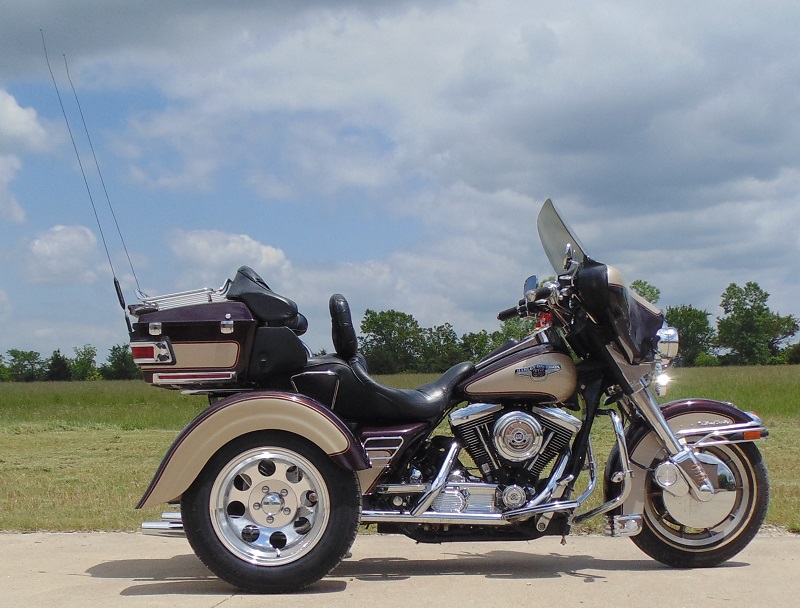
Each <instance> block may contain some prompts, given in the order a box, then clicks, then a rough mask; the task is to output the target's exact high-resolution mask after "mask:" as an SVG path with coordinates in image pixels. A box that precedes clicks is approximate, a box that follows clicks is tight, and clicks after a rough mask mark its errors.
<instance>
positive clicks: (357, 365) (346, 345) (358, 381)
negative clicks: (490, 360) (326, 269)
mask: <svg viewBox="0 0 800 608" xmlns="http://www.w3.org/2000/svg"><path fill="white" fill-rule="evenodd" d="M329 309H330V313H331V328H332V329H331V333H332V338H333V346H334V348H335V349H336V355H337V356H338V357H339V358H341V359H343V360H345V361H346V362H347V365H348V367H349V368H350V369H351V370H352V372H353V375H354V377H355V385H356V386H354V387H352V388H351V389H350V390H345V391H343V392H344V395H342V397H344V398H345V399H346V400H347V402H348V403H347V404H346V406H345V407H347V408H348V409H352V408H354V407H355V408H357V410H358V411H357V412H353V414H354V417H357V418H359V419H362V420H364V419H370V420H382V421H390V422H412V421H423V420H434V419H437V418H438V417H439V416H441V414H442V412H444V410H445V409H446V408H448V407H449V406H450V405H451V400H452V399H453V396H454V393H455V389H456V386H458V384H459V383H460V382H461V381H462V380H464V379H465V378H466V377H467V376H469V375H470V374H472V373H473V372H474V370H475V366H474V365H473V364H472V363H471V362H469V361H466V362H464V363H459V364H457V365H454V366H453V367H451V368H450V369H449V370H447V371H446V372H445V373H444V374H443V375H442V376H441V377H440V378H438V379H437V380H434V381H433V382H429V383H428V384H423V385H422V386H420V387H418V388H416V389H407V390H406V389H397V388H390V387H388V386H383V385H382V384H380V383H379V382H376V381H375V380H374V379H373V378H371V377H370V375H369V374H368V373H367V364H366V361H365V359H364V356H363V355H362V354H361V353H359V352H358V338H357V337H356V332H355V328H354V326H353V320H352V316H351V314H350V306H349V304H348V303H347V300H346V299H345V297H344V296H343V295H341V294H333V295H332V296H331V299H330V302H329ZM343 388H344V387H343ZM348 388H349V387H348Z"/></svg>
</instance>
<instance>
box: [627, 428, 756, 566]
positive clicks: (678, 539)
mask: <svg viewBox="0 0 800 608" xmlns="http://www.w3.org/2000/svg"><path fill="white" fill-rule="evenodd" d="M635 451H636V450H634V452H635ZM641 456H642V455H641V454H639V455H637V460H638V462H639V463H640V464H642V465H645V466H647V470H648V472H647V479H646V481H645V496H644V512H643V513H642V516H643V520H644V526H643V529H642V531H641V533H640V534H638V535H637V536H634V537H632V540H633V542H634V543H636V545H637V546H638V547H639V548H640V549H641V550H642V551H644V552H645V553H647V554H648V555H649V556H650V557H652V558H654V559H656V560H658V561H660V562H662V563H664V564H667V565H669V566H675V567H679V568H702V567H710V566H716V565H717V564H720V563H722V562H724V561H726V560H728V559H730V558H731V557H733V556H734V555H736V554H737V553H739V552H740V551H741V550H742V549H744V548H745V547H746V546H747V544H748V543H749V542H750V541H751V540H752V539H753V537H754V536H755V535H756V533H757V532H758V529H759V528H760V527H761V524H762V523H763V522H764V518H765V516H766V513H767V505H768V502H769V480H768V477H767V470H766V467H765V466H764V462H763V459H762V457H761V453H760V452H759V450H758V448H757V447H756V446H755V445H754V444H752V443H740V444H727V445H718V446H711V447H708V448H704V449H703V450H702V451H700V452H699V454H698V459H699V460H700V462H701V463H703V466H704V467H705V469H706V471H707V472H708V474H709V476H711V477H712V479H713V480H714V481H715V482H716V483H715V485H718V486H719V490H718V492H717V493H716V494H715V496H714V497H713V498H712V499H711V500H710V501H708V502H699V501H697V500H695V499H694V498H692V496H691V494H687V495H686V496H682V497H676V496H673V495H672V494H670V493H669V492H667V491H665V490H663V489H662V488H661V487H660V486H659V485H658V484H657V483H656V482H655V480H654V479H653V470H654V468H655V467H656V466H657V465H658V464H659V463H660V462H662V461H663V458H664V453H663V452H661V453H659V454H652V459H651V460H648V461H644V460H642V459H641Z"/></svg>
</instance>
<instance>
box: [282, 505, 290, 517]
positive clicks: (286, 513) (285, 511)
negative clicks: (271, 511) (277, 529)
mask: <svg viewBox="0 0 800 608" xmlns="http://www.w3.org/2000/svg"><path fill="white" fill-rule="evenodd" d="M291 512H292V510H291V509H290V508H289V507H286V508H285V509H284V510H283V514H284V515H289V513H291Z"/></svg>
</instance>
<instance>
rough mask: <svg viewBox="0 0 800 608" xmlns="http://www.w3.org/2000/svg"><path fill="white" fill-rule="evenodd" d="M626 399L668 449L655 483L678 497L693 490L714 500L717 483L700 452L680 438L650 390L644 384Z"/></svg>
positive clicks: (696, 495)
mask: <svg viewBox="0 0 800 608" xmlns="http://www.w3.org/2000/svg"><path fill="white" fill-rule="evenodd" d="M627 399H628V400H629V401H630V402H631V404H632V405H633V407H634V408H635V409H636V411H638V412H639V413H640V414H641V415H642V416H643V417H644V419H645V420H647V422H648V423H649V425H650V427H651V428H652V429H653V431H654V432H655V433H656V435H658V438H659V439H660V440H661V443H662V444H663V445H664V449H665V450H666V451H667V454H668V456H667V459H666V460H665V461H664V462H663V463H662V464H661V465H659V467H658V468H657V469H656V472H655V480H656V483H658V485H659V486H661V487H662V488H663V489H664V490H666V491H667V492H670V493H671V494H674V495H675V496H685V495H686V494H687V492H691V494H692V497H694V498H695V499H696V500H698V501H700V502H708V501H709V500H711V499H712V498H713V497H714V486H713V484H712V483H711V480H710V479H709V477H708V475H707V474H706V471H705V469H704V468H703V465H702V464H701V462H700V461H699V460H698V458H697V454H695V452H694V450H692V448H691V447H687V446H686V445H684V444H682V443H681V442H680V441H679V440H678V438H677V437H676V435H675V433H674V432H673V431H672V429H671V428H670V426H669V424H668V423H667V420H666V418H664V414H663V413H662V411H661V406H659V404H658V402H657V401H656V400H655V398H654V397H653V395H652V393H651V392H650V390H649V389H648V388H647V387H646V386H644V384H642V388H641V389H640V390H638V391H636V392H634V393H633V394H632V395H629V396H628V397H627Z"/></svg>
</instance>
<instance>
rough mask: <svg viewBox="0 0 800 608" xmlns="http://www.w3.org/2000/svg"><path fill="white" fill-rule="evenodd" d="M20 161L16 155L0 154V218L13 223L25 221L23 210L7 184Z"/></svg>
mask: <svg viewBox="0 0 800 608" xmlns="http://www.w3.org/2000/svg"><path fill="white" fill-rule="evenodd" d="M20 167H22V163H21V162H20V160H19V159H18V158H17V157H16V156H11V155H0V220H8V221H10V222H14V223H17V224H19V223H22V222H23V221H25V210H24V209H23V208H22V206H21V205H20V204H19V202H18V201H17V199H16V197H15V196H14V195H13V194H12V192H11V190H10V188H9V185H10V184H11V181H12V180H13V179H14V176H15V175H16V173H17V171H19V169H20Z"/></svg>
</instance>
